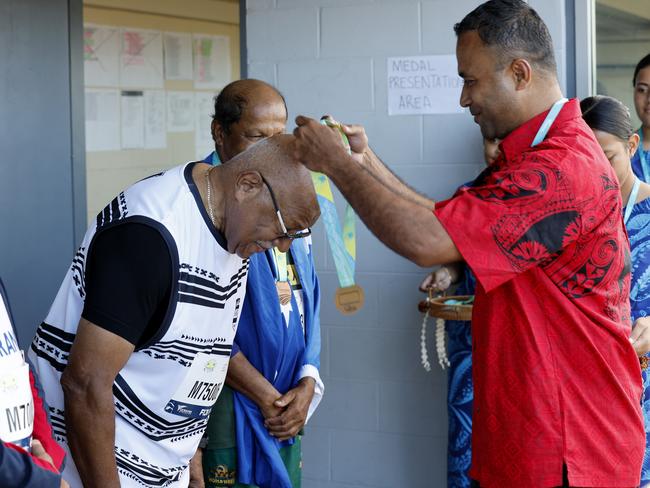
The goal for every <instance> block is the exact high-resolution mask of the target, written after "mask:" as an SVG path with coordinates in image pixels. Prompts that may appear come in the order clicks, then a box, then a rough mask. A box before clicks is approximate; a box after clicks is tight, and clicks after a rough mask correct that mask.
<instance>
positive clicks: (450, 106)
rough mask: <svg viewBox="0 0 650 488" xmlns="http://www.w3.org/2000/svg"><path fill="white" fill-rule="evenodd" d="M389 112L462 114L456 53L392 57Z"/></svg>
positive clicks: (389, 75) (389, 65) (404, 113)
mask: <svg viewBox="0 0 650 488" xmlns="http://www.w3.org/2000/svg"><path fill="white" fill-rule="evenodd" d="M387 73H388V115H414V114H418V115H419V114H457V113H462V112H463V108H462V107H461V106H460V103H459V100H460V92H461V90H462V88H463V80H462V79H461V78H460V77H459V76H458V71H457V65H456V56H454V55H453V54H450V55H441V56H408V57H401V58H388V70H387Z"/></svg>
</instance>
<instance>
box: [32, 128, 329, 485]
mask: <svg viewBox="0 0 650 488" xmlns="http://www.w3.org/2000/svg"><path fill="white" fill-rule="evenodd" d="M292 139H293V137H292V136H290V135H277V136H275V137H272V138H269V139H266V140H264V141H260V142H259V143H258V144H255V145H254V146H253V147H251V148H249V149H248V150H247V151H245V152H244V153H242V154H241V155H239V156H237V157H236V158H238V160H236V161H233V164H229V165H221V166H217V167H214V166H212V165H209V164H206V163H203V162H189V163H186V164H183V165H180V166H176V167H174V168H171V169H168V170H167V171H164V172H162V173H158V174H156V175H153V176H150V177H148V178H145V179H144V180H141V181H139V182H137V183H135V184H134V185H132V186H131V187H129V188H127V189H126V190H124V191H123V192H121V193H120V194H119V195H118V196H117V197H115V199H114V200H113V201H111V202H110V203H109V204H108V205H107V206H106V207H105V208H104V209H103V210H102V211H101V212H100V213H99V214H98V215H97V218H96V219H95V220H94V221H93V222H92V224H91V225H90V227H89V229H88V231H87V232H86V235H85V237H84V239H83V241H82V243H81V245H80V247H79V248H78V250H77V252H76V254H75V256H74V258H73V261H72V264H71V266H70V268H69V269H68V272H67V274H66V276H65V278H64V280H63V283H62V285H61V287H60V289H59V292H58V294H57V296H56V298H55V300H54V303H53V304H52V307H51V308H50V311H49V313H48V315H47V317H46V318H45V320H44V322H43V323H42V324H41V325H40V326H39V327H38V329H37V332H36V337H35V338H34V340H33V342H32V347H31V351H30V355H29V357H30V359H31V361H32V363H33V364H34V365H35V367H36V369H37V371H38V373H39V375H40V378H41V381H42V382H43V387H44V390H45V397H46V400H47V402H48V404H49V406H50V414H51V416H52V418H53V421H56V423H57V425H59V426H61V427H60V429H59V432H57V440H59V441H60V442H61V443H63V444H64V446H65V447H66V449H68V450H69V452H70V454H71V457H70V458H68V461H67V463H66V467H65V471H64V479H65V480H66V481H68V483H70V486H72V488H80V487H82V486H86V487H95V486H97V487H100V486H101V487H102V488H118V487H121V488H136V487H137V488H140V487H142V486H165V487H168V488H184V487H187V486H188V485H189V481H190V474H189V471H190V470H189V469H188V464H189V461H190V459H191V458H192V457H193V456H194V454H195V453H196V451H197V449H198V446H199V442H200V440H201V437H202V435H203V432H204V431H205V428H206V425H207V422H208V417H209V415H210V411H211V409H212V405H213V404H214V403H215V401H216V399H217V397H218V396H219V393H220V392H221V388H222V387H223V385H224V382H225V378H226V373H227V369H228V363H229V360H230V355H231V352H232V350H233V340H234V337H235V333H236V331H237V324H238V321H239V317H240V314H241V311H242V307H243V301H244V295H245V290H246V279H247V274H248V267H249V258H250V256H252V255H253V254H254V253H258V252H263V251H265V250H266V249H271V248H272V247H277V248H279V249H280V250H282V251H286V250H287V249H288V248H289V246H290V244H291V243H292V242H293V240H295V239H298V238H299V237H303V236H305V235H306V234H307V233H308V230H307V231H305V229H309V228H310V227H311V226H312V225H313V224H314V222H315V221H316V220H317V218H318V216H319V214H320V211H319V209H318V203H317V200H316V193H315V191H314V188H313V185H312V182H311V175H310V174H309V172H308V171H307V170H306V169H305V168H304V167H303V166H301V165H300V164H298V163H296V162H295V161H294V160H293V159H292V157H291V155H290V153H289V152H288V149H289V147H290V144H291V141H292ZM301 233H302V234H301Z"/></svg>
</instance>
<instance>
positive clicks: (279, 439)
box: [192, 80, 324, 488]
mask: <svg viewBox="0 0 650 488" xmlns="http://www.w3.org/2000/svg"><path fill="white" fill-rule="evenodd" d="M286 122H287V109H286V105H285V102H284V98H283V97H282V95H281V94H280V93H279V92H278V91H277V90H276V89H275V88H274V87H272V86H271V85H269V84H267V83H265V82H263V81H260V80H239V81H235V82H233V83H231V84H230V85H228V86H226V87H225V88H224V89H223V90H222V91H221V93H220V94H219V96H218V97H217V98H216V101H215V107H214V120H213V122H212V136H213V139H214V141H215V152H214V153H212V154H210V155H209V156H208V157H207V158H206V159H205V161H206V162H211V163H213V164H220V163H224V164H226V165H228V164H233V163H234V161H235V160H232V159H231V158H232V157H233V156H234V155H236V154H238V153H239V152H240V151H243V150H245V149H246V148H247V147H249V146H250V145H251V144H254V143H255V142H257V141H259V140H260V139H262V138H265V137H270V136H272V135H274V134H277V133H280V132H283V131H284V129H285V125H286ZM302 234H303V235H304V233H302ZM319 308H320V292H319V282H318V277H317V276H316V271H315V266H314V260H313V258H312V246H311V238H310V237H309V236H306V238H304V239H294V242H292V244H291V246H290V248H289V251H288V252H286V253H281V252H278V249H269V250H267V251H265V252H264V253H260V254H256V255H254V256H252V257H251V260H250V268H249V274H248V283H247V294H246V300H245V301H244V305H243V310H242V316H241V320H240V321H239V327H238V329H237V336H236V338H235V344H234V348H235V349H238V352H236V353H233V357H232V360H231V361H230V366H229V369H228V377H227V385H229V386H226V387H225V388H224V390H223V392H222V395H221V396H220V397H219V400H218V401H217V403H216V404H215V406H214V407H213V409H212V414H211V416H210V421H209V423H208V427H207V430H206V435H205V437H204V441H203V445H204V449H203V450H199V451H198V452H197V456H195V459H193V461H192V474H193V477H194V479H196V480H197V485H198V486H200V485H201V483H202V482H203V480H202V479H201V478H203V476H201V475H202V474H204V475H205V476H204V480H205V486H206V488H216V487H218V486H231V487H239V486H247V487H253V486H259V487H261V488H267V487H272V488H299V487H300V483H301V474H302V462H301V460H302V456H301V447H300V446H301V435H300V434H299V433H300V431H301V429H302V427H303V426H304V424H305V423H306V422H307V419H308V418H309V416H310V415H311V414H312V413H313V412H314V410H315V409H316V407H317V406H318V404H319V402H320V399H321V398H322V395H323V391H324V385H323V382H322V381H321V378H320V373H319V368H320V349H321V348H320V344H321V341H320V317H319ZM230 387H232V389H231V388H230ZM201 455H202V457H203V468H204V470H203V473H202V472H201V470H200V464H201V463H200V457H201ZM197 465H198V467H199V469H196V467H197Z"/></svg>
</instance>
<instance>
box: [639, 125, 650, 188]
mask: <svg viewBox="0 0 650 488" xmlns="http://www.w3.org/2000/svg"><path fill="white" fill-rule="evenodd" d="M638 134H639V149H637V151H639V160H640V161H641V170H642V171H643V181H645V182H647V183H650V168H648V159H647V155H646V152H645V151H644V150H643V127H640V128H639V130H638Z"/></svg>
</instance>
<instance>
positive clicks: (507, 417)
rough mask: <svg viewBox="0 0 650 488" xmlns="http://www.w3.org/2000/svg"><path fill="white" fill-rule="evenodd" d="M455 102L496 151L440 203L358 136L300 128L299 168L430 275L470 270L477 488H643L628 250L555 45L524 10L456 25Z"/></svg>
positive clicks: (498, 6) (479, 13) (503, 1)
mask: <svg viewBox="0 0 650 488" xmlns="http://www.w3.org/2000/svg"><path fill="white" fill-rule="evenodd" d="M454 30H455V33H456V35H457V44H456V57H457V61H458V72H459V75H460V76H461V78H462V79H463V81H464V84H463V88H462V92H461V96H460V104H461V105H462V106H463V107H465V108H467V109H468V110H469V113H470V114H471V115H472V116H473V117H474V121H475V122H476V123H477V124H478V125H479V127H480V128H481V133H482V135H483V137H485V138H488V139H494V138H499V139H501V144H500V151H501V154H500V156H499V157H498V159H497V160H496V161H495V162H494V164H493V165H492V166H490V167H489V168H487V169H486V170H484V171H483V172H482V173H481V174H480V175H479V177H478V178H477V179H476V180H475V181H474V182H473V183H472V184H471V185H468V186H466V187H463V188H461V189H460V190H459V191H458V192H456V194H455V195H454V196H453V197H452V198H450V199H448V200H445V201H441V202H437V203H436V204H435V205H434V204H433V203H432V202H431V201H430V200H429V201H427V199H426V198H425V197H423V196H421V195H419V194H418V193H417V192H415V191H414V190H411V189H410V188H409V187H408V186H407V185H406V184H404V183H402V182H401V181H400V180H399V179H398V178H397V177H395V176H392V177H391V176H390V175H391V174H390V171H389V170H388V168H387V167H386V166H385V165H383V163H382V162H381V161H380V160H379V158H378V157H377V156H376V155H375V153H374V152H373V151H371V150H370V149H369V147H368V145H367V138H366V136H365V132H364V131H363V130H362V129H361V128H359V127H356V128H355V127H348V130H347V134H348V138H349V140H350V146H351V148H352V151H353V154H352V155H349V154H348V153H347V151H346V149H345V148H344V147H343V146H342V145H341V143H340V140H339V136H338V134H337V133H336V132H334V131H332V130H331V129H328V128H327V127H323V126H322V125H321V124H320V123H319V122H318V121H317V120H313V119H310V118H308V117H304V116H298V117H297V119H296V123H297V125H298V127H297V128H296V129H295V130H294V135H296V140H295V142H294V148H293V152H294V154H295V157H296V158H297V159H298V160H300V161H301V162H302V163H303V164H305V165H306V166H307V167H308V168H309V169H311V170H312V171H318V172H322V173H325V174H326V175H327V176H329V177H330V178H331V180H332V181H333V182H334V183H335V184H336V186H337V187H338V188H339V189H340V190H341V192H342V193H343V196H344V197H345V198H346V199H347V200H348V202H349V203H350V204H351V205H352V206H353V207H354V209H355V211H356V213H357V215H359V216H360V217H361V219H362V220H363V221H364V222H365V224H366V225H367V227H368V228H369V229H370V230H371V231H372V232H373V233H374V234H375V235H376V236H377V237H378V238H379V239H380V240H381V241H382V242H384V243H385V244H386V245H387V246H388V247H390V248H391V249H393V250H394V251H396V252H397V253H399V254H401V255H402V256H404V257H406V258H408V259H410V260H411V261H413V262H414V263H416V264H418V265H420V266H425V267H430V266H433V265H439V264H448V263H455V262H458V261H462V262H465V263H466V264H467V266H468V267H469V268H470V270H471V271H472V273H473V274H474V276H475V277H476V280H477V289H476V298H475V302H474V307H473V316H472V359H473V379H474V406H473V414H472V467H471V469H470V476H471V477H472V478H473V480H474V481H473V486H477V487H479V486H480V487H483V488H521V487H535V488H537V487H540V488H541V487H557V486H565V487H567V486H571V487H578V486H579V487H613V486H616V487H625V488H628V487H629V488H632V487H636V486H638V485H639V481H640V476H639V475H640V472H641V463H642V460H643V455H644V448H645V431H644V425H643V415H642V412H641V406H640V398H641V394H642V384H641V371H640V365H639V359H638V357H637V355H636V352H635V350H634V348H633V347H632V344H631V343H630V341H629V337H630V334H631V322H630V303H629V298H630V293H629V286H630V272H629V266H628V263H629V261H628V256H629V244H628V240H627V236H626V233H625V228H624V225H623V219H622V218H621V215H622V205H621V196H620V193H619V187H618V182H617V180H616V175H615V173H614V171H613V169H612V167H611V165H610V164H609V162H608V161H607V158H606V157H605V155H604V154H603V152H602V149H601V148H600V146H599V145H598V142H597V141H596V139H595V138H594V135H593V133H592V131H591V130H590V129H589V127H588V126H587V125H586V123H585V122H584V121H583V120H582V117H581V112H580V106H579V103H578V101H577V100H566V99H565V98H564V97H563V95H562V91H561V89H560V84H559V82H558V78H557V66H556V62H555V57H554V49H553V43H552V40H551V36H550V34H549V31H548V28H547V27H546V25H545V24H544V22H543V21H542V20H541V18H540V17H539V15H538V14H537V12H535V10H534V9H533V8H532V7H530V5H528V4H527V3H526V2H524V1H522V0H490V1H488V2H485V3H483V4H481V5H480V6H478V7H477V8H476V9H475V10H473V11H472V12H471V13H469V14H468V15H467V16H465V18H464V19H463V20H461V22H459V23H458V24H456V25H455V26H454Z"/></svg>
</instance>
